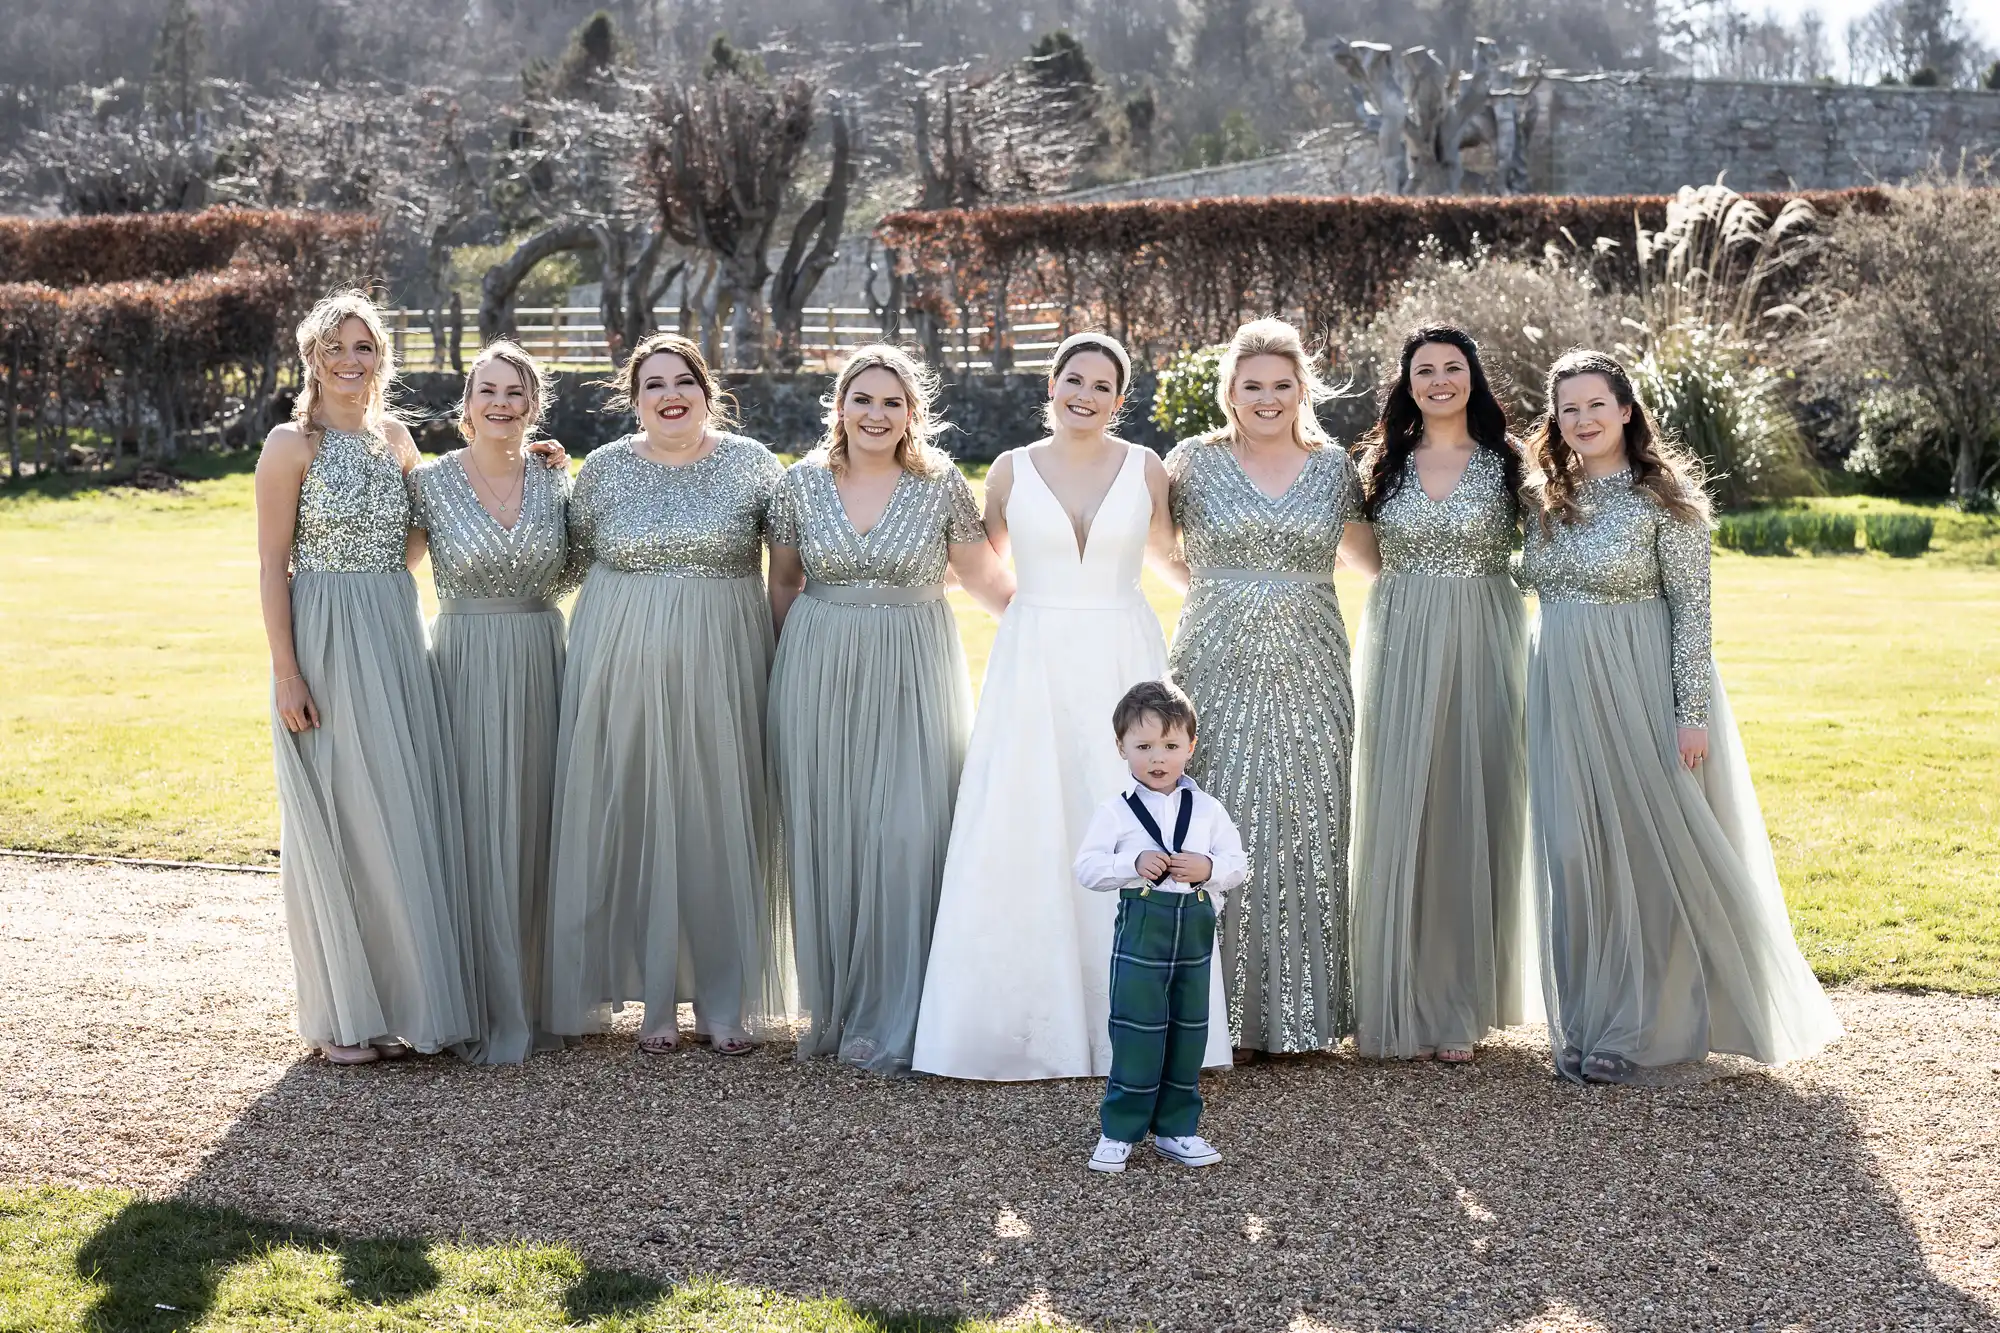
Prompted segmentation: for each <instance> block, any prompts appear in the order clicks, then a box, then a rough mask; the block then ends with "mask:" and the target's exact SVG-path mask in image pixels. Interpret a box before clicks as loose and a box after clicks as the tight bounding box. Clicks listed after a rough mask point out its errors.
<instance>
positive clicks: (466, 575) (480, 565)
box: [410, 450, 570, 599]
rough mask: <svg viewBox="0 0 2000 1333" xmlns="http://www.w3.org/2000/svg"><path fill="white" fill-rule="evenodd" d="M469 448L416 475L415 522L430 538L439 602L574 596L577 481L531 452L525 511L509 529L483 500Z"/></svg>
mask: <svg viewBox="0 0 2000 1333" xmlns="http://www.w3.org/2000/svg"><path fill="white" fill-rule="evenodd" d="M467 466H468V463H467V460H466V459H465V457H464V451H463V450H460V451H458V452H457V453H450V454H446V455H445V456H444V457H443V458H435V459H432V460H431V461H430V462H428V463H424V464H421V465H420V466H419V467H418V468H417V469H416V470H415V471H414V472H412V473H410V522H411V524H412V525H413V526H415V527H419V528H423V529H424V530H425V531H427V532H428V533H429V534H430V547H431V574H432V576H433V577H434V578H435V579H436V580H437V595H438V596H439V597H447V598H451V597H544V598H550V599H553V598H556V597H559V596H561V595H562V593H563V592H565V591H567V588H566V586H565V582H564V565H565V558H566V556H567V555H568V552H569V533H568V512H569V494H570V479H569V473H568V472H567V471H565V470H563V469H562V468H551V467H547V466H545V465H544V464H543V463H542V460H541V459H540V458H538V457H536V456H534V455H532V454H531V455H529V456H528V458H527V459H526V460H525V461H524V463H523V466H522V471H521V512H520V516H519V518H517V519H516V520H515V522H514V526H513V527H511V528H503V527H501V526H500V524H499V523H497V522H495V521H494V518H493V516H492V515H491V514H489V513H487V512H486V508H485V506H484V505H482V504H480V503H479V495H478V493H477V492H476V491H474V490H473V483H472V478H471V477H469V476H468V475H466V471H465V469H466V467H467Z"/></svg>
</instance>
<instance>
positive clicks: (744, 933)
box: [547, 565, 791, 1039]
mask: <svg viewBox="0 0 2000 1333" xmlns="http://www.w3.org/2000/svg"><path fill="white" fill-rule="evenodd" d="M771 646H772V645H771V613H770V608H769V604H768V603H767V602H766V600H765V597H764V591H763V583H762V581H761V580H759V579H756V578H737V579H710V578H684V577H678V576H675V575H669V574H627V573H622V572H619V571H617V570H612V569H607V568H605V567H604V566H602V565H600V566H597V567H595V568H593V569H592V570H591V571H590V575H589V577H588V578H587V579H586V580H585V582H584V587H583V592H582V594H581V595H580V596H579V597H578V599H577V605H576V611H575V614H574V616H573V618H572V620H571V622H570V637H569V660H568V663H567V665H566V667H565V670H564V673H563V696H562V698H563V702H562V727H561V733H560V736H559V739H558V740H557V743H556V795H555V809H554V817H553V825H552V833H551V837H552V845H551V852H550V872H549V942H548V958H549V964H548V1000H547V1014H548V1017H547V1027H548V1029H549V1031H551V1032H553V1033H557V1034H560V1035H565V1036H568V1035H575V1034H579V1033H584V1032H589V1031H594V1030H596V1029H597V1028H598V1027H599V1026H600V1025H601V1023H602V1022H603V1018H604V1010H605V1008H606V1007H607V1006H613V1005H622V1004H624V1003H626V1002H629V1001H634V1000H636V1001H640V1002H642V1003H643V1004H644V1005H645V1007H646V1012H645V1019H644V1022H643V1025H642V1027H641V1033H642V1035H644V1036H649V1037H650V1036H658V1037H668V1038H671V1037H673V1036H674V1035H675V1033H676V1030H677V1029H676V1016H675V1007H676V1005H677V1004H678V1003H679V1002H680V1001H681V1000H692V1001H693V1002H694V1011H695V1030H696V1031H697V1032H698V1033H700V1034H702V1035H704V1036H709V1037H714V1038H720V1039H741V1038H744V1037H747V1036H752V1035H756V1034H758V1033H759V1032H760V1031H761V1030H762V1029H763V1028H764V1027H765V1026H766V1024H767V1022H769V1021H771V1020H778V1019H782V1018H784V1017H785V1016H786V1015H787V1013H788V1012H789V1008H790V1004H789V981H790V976H791V967H790V964H789V959H788V955H789V953H790V947H791V940H790V926H789V922H788V921H787V920H786V919H785V917H786V913H785V907H784V902H783V896H782V895H781V894H778V893H775V892H773V880H772V875H771V871H772V857H771V831H772V830H771V797H770V792H769V789H768V787H767V770H766V768H765V762H764V703H765V686H766V683H767V673H768V672H769V670H770V664H771Z"/></svg>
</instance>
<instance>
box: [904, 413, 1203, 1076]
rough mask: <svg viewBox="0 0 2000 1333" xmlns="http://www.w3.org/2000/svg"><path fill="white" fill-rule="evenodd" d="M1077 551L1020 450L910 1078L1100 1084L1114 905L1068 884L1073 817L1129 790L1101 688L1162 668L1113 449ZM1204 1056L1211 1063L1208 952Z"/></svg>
mask: <svg viewBox="0 0 2000 1333" xmlns="http://www.w3.org/2000/svg"><path fill="white" fill-rule="evenodd" d="M1126 449H1127V453H1126V457H1125V463H1124V466H1123V467H1121V468H1120V469H1119V471H1118V476H1117V479H1116V480H1114V481H1113V482H1112V483H1111V489H1110V490H1109V491H1108V492H1106V493H1105V497H1104V502H1103V504H1102V505H1100V506H1099V508H1098V511H1097V516H1096V518H1095V520H1094V521H1093V522H1092V524H1091V527H1090V535H1089V537H1088V539H1087V541H1086V542H1085V544H1084V548H1083V550H1082V552H1081V553H1079V552H1078V550H1077V542H1076V532H1075V529H1074V528H1073V527H1071V525H1070V520H1069V515H1068V514H1067V513H1065V512H1064V510H1063V507H1062V504H1061V503H1060V502H1059V501H1058V500H1057V499H1056V497H1055V495H1054V494H1053V493H1051V492H1050V490H1049V488H1048V486H1047V484H1046V483H1044V482H1043V481H1042V477H1041V474H1040V473H1039V472H1037V471H1036V470H1035V465H1034V463H1033V462H1032V461H1030V459H1029V457H1028V455H1027V453H1026V452H1025V451H1023V452H1021V453H1019V454H1016V455H1015V459H1014V462H1015V467H1014V489H1013V492H1012V494H1011V496H1010V497H1009V499H1008V503H1007V527H1008V531H1009V533H1010V535H1011V536H1012V539H1013V547H1014V572H1015V576H1016V579H1017V581H1018V585H1019V591H1018V592H1017V593H1016V594H1015V597H1014V602H1013V605H1012V606H1010V607H1008V609H1007V614H1006V615H1005V616H1003V617H1002V618H1001V621H1000V630H999V633H998V635H997V636H996V637H995V638H994V640H993V653H992V656H991V657H990V658H989V659H988V661H987V667H986V684H985V686H984V688H983V690H982V691H981V695H980V700H979V715H978V717H977V719H976V720H975V721H974V723H973V728H972V745H971V749H970V751H969V752H968V754H967V756H966V761H965V773H964V776H963V778H961V780H960V782H959V788H958V805H957V810H956V813H955V815H954V817H953V822H952V829H951V848H950V851H949V852H948V853H947V855H946V858H945V867H944V886H943V889H942V891H941V895H940V899H939V903H938V915H937V926H936V929H935V931H934V932H933V934H932V936H931V952H930V962H929V964H928V966H927V967H926V969H925V976H924V998H923V1006H922V1008H921V1009H920V1010H919V1012H918V1016H917V1041H916V1050H915V1055H914V1057H913V1059H912V1061H911V1065H912V1067H913V1068H914V1069H917V1070H920V1071H922V1072H924V1073H927V1074H941V1075H944V1076H946V1077H949V1078H972V1079H994V1080H1022V1079H1041V1078H1093V1077H1102V1076H1104V1075H1105V1074H1106V1073H1108V1072H1109V1071H1110V1069H1111V1034H1110V1029H1109V1022H1108V1020H1109V1016H1110V1001H1109V991H1110V980H1111V934H1112V926H1113V924H1114V922H1115V920H1116V917H1117V915H1118V895H1117V894H1115V893H1093V892H1090V891H1089V890H1086V889H1084V888H1083V887H1082V886H1080V885H1079V884H1078V883H1077V882H1076V876H1075V875H1074V874H1073V873H1072V872H1071V869H1070V863H1071V861H1072V860H1073V859H1074V858H1075V856H1076V849H1077V847H1078V846H1079V845H1080V844H1081V843H1082V841H1083V835H1084V831H1085V828H1086V827H1087V826H1088V824H1089V823H1090V816H1091V812H1092V811H1093V810H1095V809H1096V808H1097V805H1098V804H1099V803H1100V802H1102V801H1103V800H1105V799H1106V798H1107V797H1110V796H1113V795H1115V794H1117V792H1118V791H1119V790H1120V789H1121V788H1122V787H1124V786H1125V785H1126V784H1127V783H1129V782H1130V781H1131V780H1132V777H1131V773H1130V772H1129V771H1128V770H1127V768H1126V767H1125V763H1124V761H1123V760H1122V759H1121V758H1120V757H1119V754H1118V747H1117V742H1116V738H1115V737H1113V735H1112V733H1111V710H1112V707H1113V706H1114V705H1115V704H1117V702H1118V699H1119V696H1120V695H1122V694H1124V693H1125V691H1126V690H1128V689H1130V688H1131V687H1132V686H1134V685H1136V684H1138V683H1139V682H1140V681H1142V680H1161V679H1164V678H1165V677H1166V674H1167V652H1166V642H1165V640H1164V639H1163V638H1162V637H1161V634H1160V622H1159V619H1158V617H1156V616H1155V615H1154V614H1153V610H1152V608H1151V607H1150V606H1148V605H1147V604H1146V599H1145V596H1144V595H1143V594H1142V593H1141V592H1140V591H1139V571H1140V568H1141V567H1142V565H1143V564H1144V561H1145V554H1146V533H1147V527H1148V525H1149V523H1150V520H1151V517H1152V497H1151V494H1150V493H1149V492H1148V490H1147V488H1146V468H1145V451H1144V450H1143V449H1141V448H1139V447H1138V446H1137V445H1128V446H1126ZM1209 966H1210V969H1211V981H1210V985H1209V1020H1208V1051H1207V1055H1206V1057H1205V1060H1204V1063H1206V1064H1210V1065H1227V1064H1228V1063H1229V1056H1230V1051H1229V1022H1228V1016H1227V1013H1226V1011H1225V1009H1224V995H1223V990H1222V984H1221V977H1220V975H1219V974H1218V973H1217V972H1216V971H1215V964H1214V962H1213V961H1212V960H1211V962H1210V964H1209Z"/></svg>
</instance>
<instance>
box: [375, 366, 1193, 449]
mask: <svg viewBox="0 0 2000 1333" xmlns="http://www.w3.org/2000/svg"><path fill="white" fill-rule="evenodd" d="M598 378H599V377H598V376H594V375H582V374H575V373H564V374H560V375H557V376H556V377H555V388H554V393H553V398H554V408H553V410H552V411H551V413H550V415H549V420H548V422H547V424H546V427H545V429H546V430H547V432H548V434H550V435H552V436H554V437H555V438H556V439H558V440H561V441H562V442H563V446H564V447H565V448H567V449H568V450H569V451H570V452H571V453H573V454H586V453H589V452H590V451H591V450H592V449H595V448H596V447H597V446H598V445H600V444H604V443H606V442H607V441H610V440H615V439H617V438H618V437H619V436H621V435H624V434H627V433H628V432H630V431H631V430H632V428H633V425H632V417H631V414H630V413H612V412H606V411H605V410H604V404H605V401H606V400H607V398H608V397H609V393H608V391H607V390H605V389H603V388H601V387H598V386H597V385H596V384H595V383H594V382H593V381H595V380H597V379H598ZM723 381H724V383H726V384H727V385H728V386H729V391H730V393H731V394H732V395H734V396H735V398H736V403H737V416H738V417H739V419H740V421H741V425H740V427H739V429H741V430H742V432H743V433H744V434H745V435H748V436H750V437H752V438H753V439H758V440H762V441H763V442H764V443H766V444H768V445H770V446H771V447H772V448H773V449H775V450H777V451H778V452H780V453H787V454H802V453H805V452H806V451H807V450H809V449H811V448H812V447H813V446H814V445H816V444H817V443H818V442H819V438H820V432H821V430H822V429H823V427H822V425H821V416H822V412H823V409H822V408H821V407H820V403H819V400H820V397H821V395H823V394H825V393H826V392H827V390H828V388H829V385H830V381H829V379H828V377H827V376H825V375H782V374H749V373H741V374H725V375H724V376H723ZM461 384H462V381H461V380H460V379H459V377H458V376H456V375H450V374H436V373H432V372H424V373H418V374H409V375H405V376H403V380H402V385H403V392H402V394H401V396H400V397H399V399H398V403H397V405H398V407H399V408H401V410H402V411H403V412H404V414H405V415H406V416H408V417H411V418H414V419H417V420H419V421H420V423H421V424H420V425H419V426H418V427H416V428H414V429H416V432H417V436H418V443H419V444H420V445H421V446H422V447H423V448H424V449H425V450H426V451H427V452H431V453H437V452H441V451H443V450H446V449H452V448H456V447H457V446H458V444H459V443H460V441H459V438H458V435H457V433H456V427H455V425H454V424H453V423H454V422H455V420H456V416H457V410H458V395H459V392H460V387H461ZM1047 398H1048V381H1047V380H1046V379H1044V378H1043V377H1042V376H1040V375H1034V374H1011V375H969V376H966V377H964V378H963V379H958V380H947V381H946V382H945V385H944V390H943V393H942V395H941V401H940V403H939V407H940V410H941V414H942V416H943V417H944V419H945V420H946V421H949V422H950V423H951V424H952V426H953V427H954V429H952V430H949V431H946V432H945V433H944V435H943V436H942V437H941V438H940V440H939V443H940V444H941V445H942V446H943V447H944V448H945V449H947V450H949V451H950V452H951V454H952V455H953V456H954V457H957V458H960V459H964V460H967V461H969V462H980V463H984V462H990V461H992V460H993V459H995V458H997V457H999V456H1000V454H1001V453H1003V452H1005V451H1006V450H1008V449H1012V448H1014V447H1015V446H1016V445H1021V444H1027V443H1030V442H1031V441H1033V440H1037V439H1040V438H1041V436H1042V435H1043V434H1044V432H1043V430H1042V404H1043V403H1044V402H1046V401H1047ZM1152 410H1153V381H1152V376H1151V375H1150V374H1145V373H1142V374H1141V375H1140V376H1139V377H1138V379H1137V381H1136V382H1135V384H1134V386H1133V392H1132V393H1131V394H1130V395H1128V396H1127V398H1126V404H1125V416H1124V418H1123V420H1122V422H1121V424H1120V426H1119V434H1121V435H1123V436H1124V437H1125V438H1126V439H1128V440H1133V441H1135V442H1137V443H1139V444H1144V445H1146V446H1148V447H1149V448H1152V449H1155V450H1160V451H1164V450H1166V449H1167V448H1169V447H1171V446H1172V444H1173V441H1172V440H1171V439H1169V438H1167V436H1166V435H1165V434H1164V433H1163V432H1162V431H1161V430H1160V429H1159V428H1158V427H1157V426H1155V425H1154V424H1153V422H1152Z"/></svg>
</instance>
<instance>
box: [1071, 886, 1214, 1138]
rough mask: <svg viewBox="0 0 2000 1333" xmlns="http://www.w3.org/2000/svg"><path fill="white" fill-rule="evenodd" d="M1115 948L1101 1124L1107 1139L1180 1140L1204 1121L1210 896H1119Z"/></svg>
mask: <svg viewBox="0 0 2000 1333" xmlns="http://www.w3.org/2000/svg"><path fill="white" fill-rule="evenodd" d="M1118 896H1119V903H1118V927H1117V933H1116V934H1115V935H1114V936H1113V937H1112V944H1111V1076H1110V1077H1109V1078H1108V1079H1106V1080H1105V1083H1104V1104H1103V1106H1102V1107H1101V1108H1099V1111H1098V1121H1099V1123H1100V1124H1101V1125H1102V1126H1103V1128H1104V1137H1106V1138H1108V1139H1117V1140H1118V1141H1119V1142H1121V1143H1138V1142H1139V1141H1140V1140H1142V1139H1144V1138H1145V1137H1146V1132H1147V1131H1148V1130H1151V1131H1152V1132H1153V1133H1154V1134H1158V1135H1164V1136H1166V1137H1168V1138H1178V1137H1182V1136H1184V1135H1188V1134H1192V1133H1194V1132H1195V1126H1196V1125H1197V1124H1198V1123H1199V1122H1200V1120H1201V1092H1200V1090H1199V1089H1198V1088H1197V1086H1196V1084H1197V1082H1198V1080H1199V1079H1200V1076H1201V1057H1202V1055H1203V1054H1204V1053H1205V1052H1206V1050H1207V1047H1208V966H1209V963H1208V960H1209V955H1210V954H1211V953H1213V952H1214V950H1215V902H1214V900H1213V899H1212V898H1210V897H1209V895H1208V894H1207V893H1206V892H1199V893H1163V892H1161V891H1159V890H1157V889H1156V890H1153V891H1152V892H1145V891H1142V890H1139V889H1122V890H1120V891H1119V895H1118Z"/></svg>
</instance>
